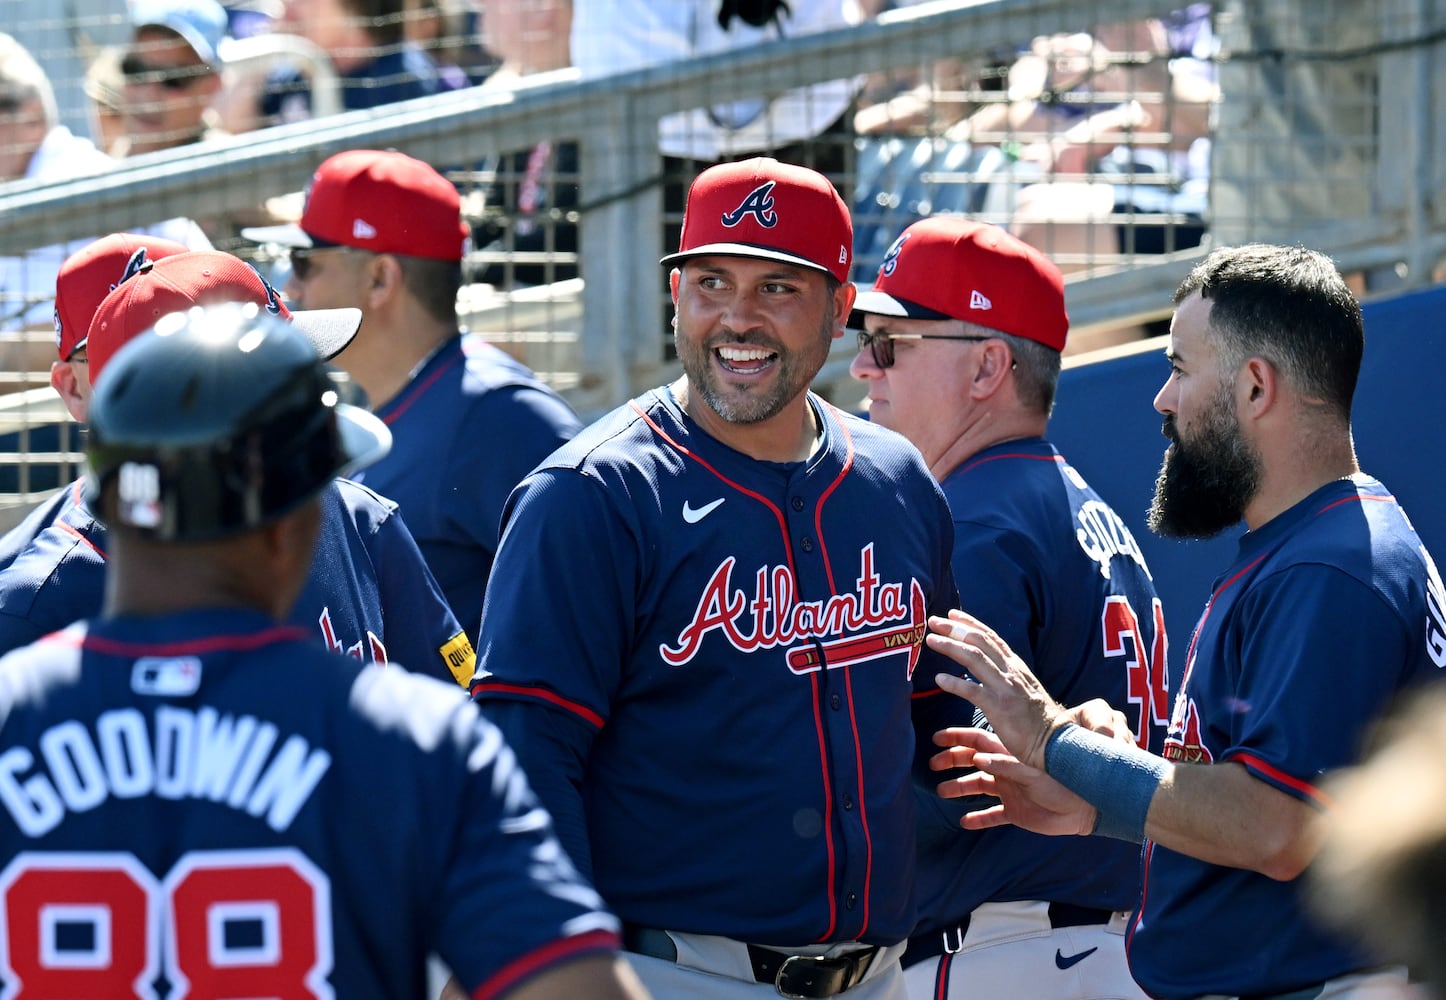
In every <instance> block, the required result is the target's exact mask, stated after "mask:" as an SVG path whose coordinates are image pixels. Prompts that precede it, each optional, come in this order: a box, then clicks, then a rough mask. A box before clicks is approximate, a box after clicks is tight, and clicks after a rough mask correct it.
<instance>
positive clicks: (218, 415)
mask: <svg viewBox="0 0 1446 1000" xmlns="http://www.w3.org/2000/svg"><path fill="white" fill-rule="evenodd" d="M344 393H345V390H344V387H343V385H342V384H341V383H340V382H339V381H338V380H337V379H336V378H335V377H334V376H333V375H332V373H331V372H330V371H329V370H328V369H327V367H326V366H325V365H324V364H323V363H322V361H321V360H320V359H319V358H318V357H317V355H316V351H315V349H314V348H313V347H312V346H311V344H310V343H309V342H308V341H307V339H306V337H305V336H303V335H302V334H301V333H300V332H299V331H298V330H296V329H295V328H293V327H292V326H291V325H290V324H288V323H286V322H285V321H284V320H281V319H278V318H276V317H274V316H271V315H269V314H267V313H265V312H264V311H262V310H259V309H257V307H256V306H255V305H236V304H231V305H220V306H212V307H209V308H204V309H201V308H197V309H191V310H189V311H188V312H184V313H174V314H172V315H170V316H166V317H164V318H163V319H162V320H161V321H160V322H159V323H157V324H156V326H155V328H154V329H153V330H151V331H148V332H147V333H144V334H142V335H141V336H140V337H137V338H136V339H135V340H133V341H131V342H130V343H129V344H127V345H125V347H123V348H121V350H120V351H119V352H118V353H117V354H116V356H115V358H114V359H113V361H112V362H111V366H110V367H109V368H108V369H107V370H106V377H105V379H104V380H103V381H102V382H101V383H100V384H99V385H98V386H97V387H96V391H95V394H94V396H93V397H92V398H91V402H90V414H89V416H90V440H89V443H88V445H87V447H86V458H87V460H88V469H87V473H86V498H87V500H89V501H90V502H91V503H93V504H94V503H97V502H98V501H99V498H100V496H101V493H102V491H103V490H104V489H105V488H106V486H107V485H108V484H110V483H111V482H114V483H115V503H114V507H113V508H112V509H111V510H109V511H108V512H107V513H108V515H109V517H110V519H111V521H112V522H114V523H118V524H124V525H127V526H129V527H132V528H135V529H138V530H139V531H140V532H141V533H143V534H145V535H147V536H149V537H152V538H157V539H163V540H168V541H203V540H207V539H214V538H221V537H224V536H226V535H231V534H236V533H239V532H242V531H246V530H249V529H252V528H255V527H258V526H260V525H263V524H266V523H267V522H269V521H272V520H274V519H276V518H277V517H280V516H281V515H283V514H285V513H287V512H289V511H291V510H293V509H295V508H296V507H298V506H300V505H301V504H302V503H303V502H305V501H306V500H308V499H310V498H311V497H313V496H315V495H316V494H317V493H318V492H320V491H321V490H322V489H323V488H324V487H325V486H326V485H327V483H329V482H330V481H331V479H332V478H333V477H334V476H338V475H345V474H347V473H349V472H352V471H355V470H356V469H359V468H361V467H362V466H364V465H367V464H370V463H371V462H374V461H376V460H377V459H378V458H381V457H382V456H383V455H385V454H386V453H387V450H388V449H389V448H390V447H391V432H390V431H388V430H387V428H386V426H385V425H384V424H383V423H382V422H381V421H380V420H378V419H377V418H376V417H374V416H372V415H371V414H370V413H368V412H367V411H365V410H363V409H361V408H359V407H356V406H352V405H349V404H347V403H344V402H341V398H342V396H343V395H344Z"/></svg>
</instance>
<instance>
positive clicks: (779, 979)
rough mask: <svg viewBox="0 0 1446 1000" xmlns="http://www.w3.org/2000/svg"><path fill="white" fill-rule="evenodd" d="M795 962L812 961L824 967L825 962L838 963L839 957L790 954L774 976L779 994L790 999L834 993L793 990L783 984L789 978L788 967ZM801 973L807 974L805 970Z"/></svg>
mask: <svg viewBox="0 0 1446 1000" xmlns="http://www.w3.org/2000/svg"><path fill="white" fill-rule="evenodd" d="M794 962H809V963H812V964H813V965H814V966H815V967H822V966H823V965H825V964H828V965H830V966H832V965H834V964H836V962H837V959H834V958H829V957H828V956H827V955H789V956H788V957H787V958H785V959H784V960H783V964H782V965H780V966H779V967H778V974H777V975H775V976H774V977H773V988H774V989H775V990H777V991H778V995H779V996H781V997H787V998H788V1000H812V998H814V997H825V996H833V995H834V994H832V993H823V992H817V991H815V992H813V993H793V992H791V991H790V990H789V989H788V988H787V987H785V986H784V985H783V981H784V980H785V979H786V978H788V975H789V971H788V968H789V966H790V965H791V964H792V963H794ZM799 974H800V975H806V973H803V972H800V973H799Z"/></svg>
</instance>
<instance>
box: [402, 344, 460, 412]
mask: <svg viewBox="0 0 1446 1000" xmlns="http://www.w3.org/2000/svg"><path fill="white" fill-rule="evenodd" d="M464 360H465V358H464V357H463V355H462V354H461V353H460V352H459V353H457V354H454V355H453V356H452V357H450V358H448V359H447V360H446V361H444V362H442V363H441V364H440V365H438V366H437V370H436V371H434V372H432V374H430V375H428V376H427V377H426V378H425V379H423V380H422V381H421V382H418V383H417V384H416V385H414V386H412V387H411V388H410V389H408V390H407V391H406V393H405V394H403V395H402V397H401V398H400V399H399V400H397V404H396V405H395V406H393V407H392V409H391V412H390V413H388V414H387V415H386V416H385V417H382V423H384V424H386V425H387V426H389V427H390V426H391V424H392V423H393V422H394V421H396V420H397V419H399V418H400V417H401V415H402V414H403V413H406V412H407V411H408V410H410V409H411V408H412V404H413V403H415V402H416V401H417V400H418V399H420V398H421V397H422V396H423V394H425V393H426V391H427V390H428V389H430V388H431V387H432V386H433V384H434V383H436V381H437V379H439V378H441V377H442V376H443V375H445V374H446V373H447V372H448V371H450V370H451V369H452V368H454V367H455V366H457V365H459V364H461V363H462V362H463V361H464Z"/></svg>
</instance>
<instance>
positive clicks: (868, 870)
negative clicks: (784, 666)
mask: <svg viewBox="0 0 1446 1000" xmlns="http://www.w3.org/2000/svg"><path fill="white" fill-rule="evenodd" d="M844 691H845V692H847V693H848V698H849V728H851V729H852V730H853V731H854V768H855V770H856V771H857V773H858V776H859V777H858V786H857V791H858V799H859V823H860V824H862V825H863V828H864V922H863V923H862V924H861V925H860V926H859V933H858V936H859V937H863V936H864V934H865V933H866V932H867V931H868V929H869V898H870V891H871V890H872V889H873V882H874V838H873V837H872V836H870V834H869V813H868V810H867V809H866V808H864V754H863V747H862V746H861V743H862V741H861V740H860V739H859V722H858V715H857V713H855V711H854V670H853V667H849V668H848V669H846V670H845V671H844Z"/></svg>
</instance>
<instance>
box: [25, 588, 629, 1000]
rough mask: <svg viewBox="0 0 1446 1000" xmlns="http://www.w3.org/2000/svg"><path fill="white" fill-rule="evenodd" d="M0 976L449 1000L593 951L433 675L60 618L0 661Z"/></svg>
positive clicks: (600, 940)
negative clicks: (454, 988)
mask: <svg viewBox="0 0 1446 1000" xmlns="http://www.w3.org/2000/svg"><path fill="white" fill-rule="evenodd" d="M0 719H3V720H4V721H3V724H0V746H3V747H4V749H3V751H0V806H3V809H0V907H3V912H4V921H3V926H4V928H5V930H4V940H3V942H0V951H3V954H0V979H3V980H4V982H3V985H0V991H3V993H4V995H6V996H12V995H16V993H17V992H18V993H19V995H22V996H37V997H38V996H47V997H59V996H86V997H101V996H136V997H152V998H158V1000H162V998H173V997H179V996H183V995H185V996H212V997H216V996H228V997H301V996H308V997H346V998H351V1000H354V998H376V1000H382V998H394V997H416V996H421V995H422V994H423V987H424V981H425V963H426V956H427V954H428V952H429V951H430V950H435V951H436V953H437V954H439V955H440V956H441V957H442V958H443V959H444V960H445V961H446V962H447V963H448V965H449V966H450V967H451V969H452V971H453V973H454V974H455V975H456V977H457V980H458V982H459V983H460V984H461V985H462V986H463V987H464V988H466V989H467V990H468V992H469V993H470V995H472V996H473V997H488V996H493V995H496V994H497V993H499V992H502V991H504V990H506V989H507V988H509V987H512V986H515V985H517V984H518V983H520V982H522V981H524V980H525V979H527V978H528V977H529V976H531V975H534V974H536V973H537V972H538V971H540V970H542V969H546V968H548V967H549V966H551V965H552V964H553V963H555V962H558V961H565V960H567V959H569V958H570V957H573V956H577V955H579V954H582V953H589V952H596V951H599V950H609V949H615V948H616V947H617V933H616V932H617V922H616V918H614V917H613V916H611V915H610V914H608V913H607V912H605V911H604V909H603V907H602V904H601V900H600V899H598V897H597V894H596V893H595V892H594V891H593V890H592V889H591V888H590V887H589V886H588V885H587V883H586V882H585V881H584V880H582V879H581V878H580V877H579V876H578V874H577V872H576V870H575V869H574V868H573V866H572V864H571V863H570V862H569V861H568V859H567V856H566V855H565V854H564V853H563V852H562V850H561V848H560V846H559V844H558V842H557V839H556V837H555V836H554V835H553V832H552V829H551V825H550V822H549V819H548V817H547V813H546V811H545V810H543V809H541V808H540V807H539V806H538V803H537V800H536V798H535V797H534V795H533V793H532V792H531V790H530V788H529V787H528V785H527V779H526V777H525V776H524V775H523V773H522V771H521V770H520V769H519V768H518V766H517V763H516V760H515V758H514V756H513V754H512V751H511V750H510V749H509V748H508V747H507V745H506V743H505V742H504V741H503V740H502V737H501V734H500V733H499V732H498V731H497V729H496V727H494V726H493V725H491V724H490V723H488V722H487V721H486V720H485V719H484V718H483V717H482V715H481V713H480V712H478V711H477V708H476V706H475V705H473V704H472V703H471V702H470V701H469V700H468V698H467V696H466V693H465V692H463V691H462V690H460V689H459V687H458V686H457V685H456V684H455V683H443V682H439V681H436V680H433V679H431V678H426V677H419V676H416V675H411V674H407V673H405V672H404V671H400V670H384V669H382V668H381V667H380V666H378V665H376V664H370V665H366V666H363V665H361V664H359V663H357V662H356V661H355V660H353V659H350V658H348V657H343V656H337V655H333V654H330V653H328V652H326V651H325V650H323V649H321V648H319V647H318V646H317V645H316V643H315V642H314V641H313V640H312V639H311V637H310V635H309V634H307V633H305V631H304V630H302V629H300V628H298V627H296V626H277V625H276V624H275V623H274V622H273V621H272V620H271V619H269V618H268V617H266V616H265V615H264V614H262V613H261V612H259V611H254V610H249V609H244V610H243V609H234V608H233V609H201V610H193V611H187V612H182V613H178V614H175V615H170V616H165V617H155V618H151V617H145V618H142V617H118V618H114V619H107V620H100V621H93V622H89V623H79V624H77V625H74V626H72V627H71V628H68V629H66V630H65V631H62V632H58V633H54V634H52V635H51V636H49V637H47V638H45V639H42V640H41V641H40V642H38V643H36V644H34V645H31V646H28V647H24V648H22V649H21V650H18V651H15V652H12V653H10V654H9V655H8V656H6V657H5V658H4V659H3V660H0Z"/></svg>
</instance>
